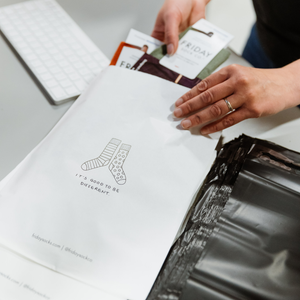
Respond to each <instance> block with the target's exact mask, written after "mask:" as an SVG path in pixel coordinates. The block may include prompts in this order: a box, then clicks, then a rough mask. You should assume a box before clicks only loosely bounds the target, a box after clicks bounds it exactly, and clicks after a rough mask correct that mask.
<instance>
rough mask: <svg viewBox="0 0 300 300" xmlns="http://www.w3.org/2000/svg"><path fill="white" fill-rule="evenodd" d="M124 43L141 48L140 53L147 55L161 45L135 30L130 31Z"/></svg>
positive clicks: (159, 42)
mask: <svg viewBox="0 0 300 300" xmlns="http://www.w3.org/2000/svg"><path fill="white" fill-rule="evenodd" d="M126 43H128V44H131V45H135V46H138V47H141V48H142V51H144V52H146V53H148V54H150V53H151V52H152V51H154V50H155V49H157V48H158V47H160V46H161V45H163V43H162V42H161V41H159V40H157V39H155V38H153V37H152V36H149V35H147V34H144V33H142V32H139V31H137V30H135V29H130V32H129V34H128V36H127V39H126Z"/></svg>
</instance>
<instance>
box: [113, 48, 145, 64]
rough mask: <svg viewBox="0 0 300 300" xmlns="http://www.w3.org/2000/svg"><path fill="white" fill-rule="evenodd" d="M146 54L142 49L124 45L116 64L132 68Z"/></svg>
mask: <svg viewBox="0 0 300 300" xmlns="http://www.w3.org/2000/svg"><path fill="white" fill-rule="evenodd" d="M144 54H145V52H143V51H141V50H138V49H134V48H130V47H126V46H124V47H123V50H122V52H121V54H120V56H119V59H118V61H117V63H116V66H117V67H121V68H126V69H131V68H132V67H133V66H134V65H135V63H136V62H137V61H138V60H139V59H140V58H141V57H142V56H143V55H144Z"/></svg>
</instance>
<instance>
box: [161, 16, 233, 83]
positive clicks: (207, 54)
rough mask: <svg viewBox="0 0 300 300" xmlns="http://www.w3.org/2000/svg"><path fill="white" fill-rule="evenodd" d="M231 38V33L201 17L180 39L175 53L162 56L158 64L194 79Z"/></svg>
mask: <svg viewBox="0 0 300 300" xmlns="http://www.w3.org/2000/svg"><path fill="white" fill-rule="evenodd" d="M232 38H233V36H232V35H231V34H229V33H227V32H225V31H224V30H222V29H220V28H218V27H216V26H215V25H213V24H211V23H209V22H208V21H206V20H205V19H201V20H200V21H198V22H197V23H195V24H194V25H193V28H192V29H191V30H189V31H188V32H187V33H186V34H185V35H184V36H183V37H182V38H181V39H180V41H179V46H178V49H177V51H176V53H175V54H174V55H173V56H169V55H166V56H164V57H163V58H162V59H161V60H160V64H161V65H163V66H165V67H167V68H169V69H170V70H172V71H175V72H177V73H179V74H182V75H183V76H185V77H187V78H190V79H194V78H195V77H196V76H197V75H198V74H199V73H200V72H201V71H202V70H203V69H204V68H205V66H206V65H207V64H208V63H209V62H210V61H211V60H212V59H213V58H214V57H215V56H216V55H217V54H218V53H219V52H220V51H221V50H222V49H223V48H224V47H226V46H227V45H228V44H229V42H230V41H231V40H232Z"/></svg>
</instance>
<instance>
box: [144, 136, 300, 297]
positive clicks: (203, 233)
mask: <svg viewBox="0 0 300 300" xmlns="http://www.w3.org/2000/svg"><path fill="white" fill-rule="evenodd" d="M151 297H153V298H151ZM148 299H182V300H194V299H207V300H229V299H230V300H233V299H234V300H236V299H249V300H250V299H251V300H253V299H268V300H269V299H270V300H271V299H272V300H277V299H278V300H279V299H291V300H298V299H300V154H299V153H296V152H293V151H290V150H287V149H285V148H283V147H280V146H277V145H275V144H271V143H268V142H266V141H262V140H258V139H253V138H250V137H247V136H241V137H240V138H239V139H236V140H235V141H232V142H230V143H229V144H226V145H225V146H224V147H223V149H222V150H221V151H220V153H219V155H218V158H217V159H216V161H215V164H214V165H213V167H212V169H211V171H210V173H209V175H208V177H207V180H206V183H205V185H204V187H203V189H202V191H201V193H200V194H199V200H198V203H197V205H196V206H195V207H194V209H193V211H192V213H191V217H190V219H189V222H188V224H187V227H186V230H185V232H184V233H183V234H182V236H181V237H180V238H179V240H178V241H177V242H176V244H175V245H174V247H173V249H172V250H171V251H170V254H169V257H168V259H167V261H166V263H165V265H164V267H163V269H162V271H161V273H160V275H159V277H158V279H157V281H156V283H155V285H154V287H153V289H152V292H151V294H150V296H149V297H148Z"/></svg>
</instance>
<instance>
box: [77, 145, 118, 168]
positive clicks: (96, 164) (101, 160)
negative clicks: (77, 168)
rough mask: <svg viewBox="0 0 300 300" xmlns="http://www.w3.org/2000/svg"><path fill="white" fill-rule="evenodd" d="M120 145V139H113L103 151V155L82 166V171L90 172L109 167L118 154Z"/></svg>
mask: <svg viewBox="0 0 300 300" xmlns="http://www.w3.org/2000/svg"><path fill="white" fill-rule="evenodd" d="M120 143H121V141H120V140H118V139H111V140H110V142H109V143H108V144H107V145H106V147H105V148H104V150H103V151H102V153H101V154H100V155H99V156H98V157H96V158H94V159H91V160H88V161H86V162H84V163H83V164H82V165H81V169H82V170H84V171H89V170H92V169H96V168H100V167H104V166H107V165H108V164H109V162H110V160H111V158H112V157H113V155H114V153H115V152H116V150H117V148H118V147H119V145H120Z"/></svg>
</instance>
